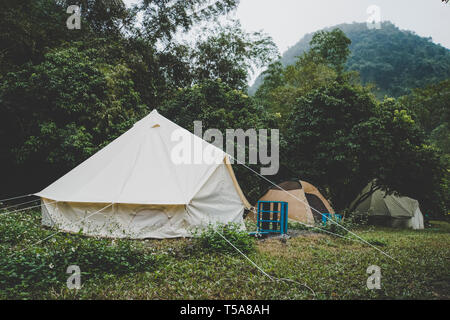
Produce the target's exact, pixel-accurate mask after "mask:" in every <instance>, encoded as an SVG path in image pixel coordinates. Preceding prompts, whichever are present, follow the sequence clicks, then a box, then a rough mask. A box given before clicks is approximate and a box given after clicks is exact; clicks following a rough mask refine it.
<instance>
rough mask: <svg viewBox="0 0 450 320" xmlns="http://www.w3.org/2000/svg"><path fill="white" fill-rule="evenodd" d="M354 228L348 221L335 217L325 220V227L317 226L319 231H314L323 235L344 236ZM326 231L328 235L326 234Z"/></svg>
mask: <svg viewBox="0 0 450 320" xmlns="http://www.w3.org/2000/svg"><path fill="white" fill-rule="evenodd" d="M330 220H332V221H330ZM354 226H355V224H354V223H353V222H352V221H351V220H350V219H344V220H340V219H338V218H337V217H336V216H331V217H329V218H327V223H326V224H325V225H323V224H322V223H321V224H319V225H318V227H319V228H320V229H321V230H318V229H316V230H318V231H319V232H323V233H325V234H330V233H334V234H337V235H341V236H346V235H347V234H348V231H347V230H351V229H352V228H354ZM344 228H345V229H344ZM326 231H328V232H329V233H327V232H326Z"/></svg>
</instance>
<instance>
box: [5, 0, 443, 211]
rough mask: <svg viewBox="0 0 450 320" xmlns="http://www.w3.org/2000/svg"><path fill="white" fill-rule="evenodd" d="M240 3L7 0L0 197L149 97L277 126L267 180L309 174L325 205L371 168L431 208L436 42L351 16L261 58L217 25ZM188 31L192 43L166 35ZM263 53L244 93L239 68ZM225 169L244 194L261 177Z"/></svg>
mask: <svg viewBox="0 0 450 320" xmlns="http://www.w3.org/2000/svg"><path fill="white" fill-rule="evenodd" d="M74 4H76V5H80V6H81V7H82V8H83V10H82V11H81V29H74V30H69V29H68V28H67V27H66V20H67V18H68V16H69V15H68V14H67V12H66V9H67V7H68V6H69V5H74ZM238 4H239V1H238V0H194V1H182V0H174V1H170V2H167V1H159V0H142V1H139V3H138V4H137V5H135V6H133V7H131V8H127V7H126V6H125V5H124V3H123V2H122V1H118V0H117V1H94V0H83V1H70V2H69V1H63V0H61V1H54V0H35V1H25V0H19V1H18V0H6V6H4V7H3V9H2V10H1V11H0V108H1V110H0V111H1V114H2V116H1V117H0V167H1V170H2V172H1V176H2V181H3V183H2V184H1V186H0V192H1V194H4V195H5V196H7V195H16V194H24V193H30V192H36V191H38V190H40V188H43V187H45V186H46V185H48V184H49V183H50V182H52V181H54V180H55V179H56V178H58V177H60V176H61V175H62V174H64V173H66V172H67V171H69V170H70V169H72V168H74V167H75V166H76V165H78V164H79V163H81V162H82V161H83V160H85V159H87V158H88V157H89V156H91V155H93V154H94V153H95V152H97V151H98V150H100V149H101V148H102V147H104V146H105V145H107V144H108V143H109V142H111V141H112V140H113V139H115V138H116V137H118V136H119V135H120V134H122V133H124V132H125V131H126V130H128V129H129V128H130V127H131V126H132V125H133V124H134V123H135V122H136V121H137V120H139V119H141V118H142V117H144V116H145V115H147V114H148V113H149V112H150V111H151V110H153V109H158V110H159V111H160V112H161V113H162V114H163V115H165V116H167V117H168V118H170V119H171V120H173V121H174V122H176V123H178V124H179V125H181V126H183V127H185V128H187V129H188V130H192V125H193V121H194V120H201V121H203V123H204V125H205V126H207V127H211V128H218V129H227V128H234V129H236V128H241V129H244V130H246V129H249V128H256V129H259V128H268V129H271V128H273V129H280V132H281V149H280V156H281V163H282V170H281V171H280V173H279V175H277V176H273V177H270V178H271V179H272V180H275V182H280V181H281V180H282V179H285V178H289V177H293V176H294V175H295V178H302V179H303V180H307V181H310V182H312V183H313V184H315V185H318V186H320V187H321V189H323V190H321V191H322V192H323V193H324V194H325V195H326V196H327V197H328V198H329V199H330V200H331V202H332V204H333V206H335V208H336V209H337V210H339V211H344V210H345V209H346V208H348V207H349V205H350V203H351V201H352V200H353V199H354V197H355V196H356V195H357V193H358V192H359V191H360V190H361V189H362V188H363V187H364V186H365V185H366V184H367V183H368V182H370V181H372V180H376V181H377V182H376V186H377V187H378V188H381V189H383V190H385V191H387V192H388V193H391V192H395V193H399V194H402V195H408V196H411V197H414V198H416V199H418V200H419V201H420V203H421V206H422V207H423V211H424V212H427V213H428V214H430V215H436V216H437V215H443V214H445V213H446V210H447V208H448V205H449V203H448V201H449V198H450V197H449V196H448V190H449V189H448V164H449V161H448V153H449V146H448V141H449V139H448V136H449V125H448V110H449V109H450V108H449V107H448V101H450V100H449V99H448V94H449V82H448V79H449V76H450V55H449V53H448V50H447V49H445V48H442V47H440V46H437V45H435V44H433V43H432V42H431V41H430V40H429V39H424V38H420V37H418V36H416V35H414V34H412V33H409V32H403V31H400V30H398V28H396V27H395V26H393V25H392V24H389V23H386V24H383V26H382V28H381V31H380V30H377V31H376V32H378V33H376V32H373V31H371V30H368V29H367V28H366V29H364V26H365V24H352V25H344V26H342V27H340V28H333V29H330V30H323V31H320V32H317V33H315V34H312V35H310V36H307V37H305V39H304V40H302V41H301V42H300V43H299V45H297V46H296V47H295V50H294V48H293V49H292V50H291V51H290V53H289V54H290V55H291V56H289V55H288V54H287V55H285V56H284V57H283V59H282V61H281V62H280V61H278V62H274V61H275V60H276V59H277V58H278V50H277V48H276V46H275V44H274V43H273V41H272V39H271V38H270V37H268V36H267V35H266V34H264V33H261V32H255V33H248V32H246V31H244V30H243V29H242V27H241V26H240V24H239V22H238V21H227V22H225V23H224V22H219V20H220V19H218V18H219V17H221V16H223V15H225V14H226V13H228V12H230V11H232V10H234V9H235V8H236V7H237V5H238ZM363 25H364V26H363ZM195 28H197V29H199V30H200V31H199V30H197V31H196V32H197V33H198V36H197V37H196V38H195V39H194V40H191V41H187V40H183V39H180V35H183V34H186V33H188V32H193V30H194V29H195ZM374 37H380V39H382V41H373V39H374ZM297 49H301V50H300V51H296V50H297ZM385 51H386V52H387V53H386V54H380V52H385ZM294 52H295V53H294ZM286 59H288V60H289V63H286ZM266 65H269V67H268V69H267V71H266V72H265V77H264V80H263V81H261V82H262V83H261V85H260V87H259V89H258V91H257V92H256V94H255V96H254V97H252V96H249V95H248V94H247V91H248V86H247V83H248V79H249V75H250V73H251V70H252V69H257V68H260V67H263V66H266ZM371 82H374V83H375V87H374V86H373V85H370V83H371ZM413 88H417V89H414V90H412V89H413ZM381 93H382V95H383V97H380V94H381ZM384 94H388V95H389V96H393V98H392V97H384ZM399 96H401V98H397V97H399ZM236 171H237V176H238V179H239V181H240V183H241V184H242V186H243V189H244V191H245V193H246V194H247V196H248V197H249V199H250V200H251V201H252V202H254V201H255V200H256V199H258V197H259V196H260V195H261V192H262V191H263V190H264V189H265V188H267V183H265V182H263V181H261V179H258V178H257V177H256V176H254V174H253V173H252V172H251V171H248V170H246V169H245V168H243V167H242V166H236ZM417 186H420V188H418V187H417Z"/></svg>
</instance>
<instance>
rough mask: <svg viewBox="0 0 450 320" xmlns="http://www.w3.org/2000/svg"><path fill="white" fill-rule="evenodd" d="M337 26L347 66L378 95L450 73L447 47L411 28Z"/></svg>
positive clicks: (292, 55) (294, 53)
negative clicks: (343, 41) (346, 51)
mask: <svg viewBox="0 0 450 320" xmlns="http://www.w3.org/2000/svg"><path fill="white" fill-rule="evenodd" d="M335 28H339V29H341V30H342V31H344V32H345V34H346V35H347V37H348V38H349V39H350V40H351V44H350V51H351V54H350V55H349V57H348V61H347V63H346V68H347V69H348V70H353V71H358V72H359V75H360V78H361V81H362V82H363V83H364V84H368V83H372V84H373V85H374V87H375V88H374V93H375V94H376V95H377V97H379V98H383V97H384V96H385V95H388V96H392V97H399V96H401V95H405V94H409V93H410V91H411V89H414V88H421V87H424V86H426V85H428V84H432V83H436V82H439V81H442V80H445V79H448V78H449V77H450V50H448V49H447V48H444V47H442V46H440V45H438V44H435V43H433V42H432V39H431V38H423V37H420V36H418V35H416V34H415V33H413V32H411V31H404V30H400V29H399V28H398V27H396V26H395V25H394V24H392V23H391V22H383V23H382V24H381V28H380V29H369V28H367V24H366V23H352V24H341V25H338V26H335V27H331V28H327V29H324V30H325V31H331V30H333V29H335ZM313 35H314V34H313V33H310V34H307V35H305V36H304V37H303V38H302V39H301V40H300V41H299V42H297V43H296V44H295V45H294V46H292V47H291V48H289V49H288V50H287V51H286V52H285V53H284V54H283V56H282V57H281V59H280V62H281V63H282V64H283V66H288V65H292V64H294V63H295V62H296V60H297V57H298V56H301V55H302V54H303V53H304V52H305V51H307V50H308V49H309V42H310V41H311V39H312V37H313ZM262 80H263V76H259V78H257V80H256V81H255V84H254V85H253V86H252V87H251V88H250V89H249V92H250V93H251V94H254V93H255V92H256V90H257V89H258V87H259V86H260V85H261V83H262Z"/></svg>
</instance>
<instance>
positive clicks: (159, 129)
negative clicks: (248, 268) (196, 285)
mask: <svg viewBox="0 0 450 320" xmlns="http://www.w3.org/2000/svg"><path fill="white" fill-rule="evenodd" d="M175 132H177V136H178V137H180V136H183V137H184V138H185V139H187V140H189V141H191V143H190V144H189V149H188V150H184V152H187V153H188V154H190V155H191V154H192V155H194V153H196V152H198V150H200V151H201V152H204V153H207V152H208V153H209V155H210V158H211V157H215V158H214V159H213V161H211V160H210V161H200V162H196V163H187V162H186V163H176V162H174V159H173V152H174V150H176V148H177V146H179V142H177V141H174V139H173V135H174V133H175ZM36 195H37V196H39V197H41V201H42V223H43V224H44V225H46V226H56V227H58V228H59V229H60V230H63V231H68V232H80V231H82V233H83V234H86V235H91V236H101V237H112V238H133V239H143V238H176V237H188V236H190V235H191V232H190V231H191V229H193V228H195V227H201V226H205V225H207V224H209V223H229V222H234V223H238V224H241V225H242V226H243V212H244V209H245V208H250V204H249V203H248V202H247V200H246V199H245V196H244V195H243V193H242V190H241V188H240V187H239V184H238V183H237V180H236V178H235V176H234V173H233V169H232V167H231V165H230V161H229V158H228V156H227V155H226V154H225V153H224V152H223V151H222V150H220V149H218V148H216V147H214V146H213V145H211V144H209V143H207V142H206V141H204V140H202V139H201V138H199V137H197V136H195V135H194V134H192V133H190V132H189V131H187V130H185V129H183V128H181V127H180V126H178V125H177V124H175V123H173V122H171V121H170V120H168V119H167V118H165V117H163V116H162V115H160V114H159V113H158V112H157V111H156V110H154V111H152V112H151V113H150V114H149V115H148V116H146V117H145V118H144V119H142V120H140V121H139V122H137V123H136V124H135V125H134V127H133V128H131V129H130V130H129V131H127V132H125V133H124V134H123V135H122V136H120V137H119V138H117V139H116V140H114V141H113V142H112V143H110V144H109V145H107V146H106V147H105V148H103V149H102V150H100V151H99V152H97V153H96V154H94V155H93V156H92V157H91V158H89V159H87V160H86V161H85V162H83V163H82V164H80V165H79V166H77V167H76V168H75V169H73V170H72V171H70V172H69V173H67V174H66V175H65V176H63V177H62V178H60V179H59V180H57V181H56V182H54V183H53V184H51V185H50V186H49V187H47V188H46V189H44V190H42V191H41V192H39V193H37V194H36Z"/></svg>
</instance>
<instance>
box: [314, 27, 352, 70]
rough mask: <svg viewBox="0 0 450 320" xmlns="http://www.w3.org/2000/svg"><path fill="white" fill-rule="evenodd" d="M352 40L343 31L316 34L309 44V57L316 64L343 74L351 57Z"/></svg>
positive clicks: (336, 30) (335, 30)
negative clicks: (324, 65) (321, 64)
mask: <svg viewBox="0 0 450 320" xmlns="http://www.w3.org/2000/svg"><path fill="white" fill-rule="evenodd" d="M351 43H352V42H351V40H350V39H349V38H347V36H346V35H345V33H344V32H343V31H342V30H341V29H338V28H336V29H334V30H332V31H319V32H316V33H315V34H314V36H313V38H312V40H311V42H310V43H309V45H310V50H309V52H308V54H309V55H311V56H312V59H313V60H314V61H315V62H316V63H324V64H326V65H327V66H329V67H331V68H333V69H334V70H335V71H336V72H337V73H338V74H342V72H343V71H344V68H345V63H346V62H347V58H348V56H349V55H350V49H349V46H350V44H351Z"/></svg>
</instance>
